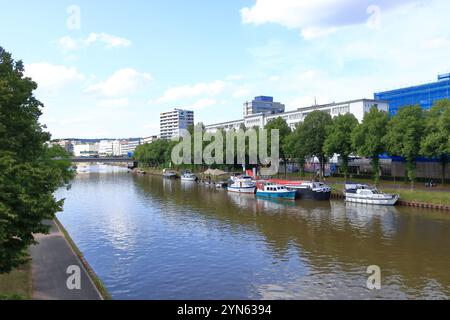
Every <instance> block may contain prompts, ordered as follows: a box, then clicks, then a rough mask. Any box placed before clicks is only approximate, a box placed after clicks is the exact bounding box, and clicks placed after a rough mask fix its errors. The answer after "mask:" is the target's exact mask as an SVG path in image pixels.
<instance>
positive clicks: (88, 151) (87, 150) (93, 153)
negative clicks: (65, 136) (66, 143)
mask: <svg viewBox="0 0 450 320" xmlns="http://www.w3.org/2000/svg"><path fill="white" fill-rule="evenodd" d="M73 153H74V156H75V157H78V158H96V157H98V156H99V144H98V143H82V144H75V145H74V147H73Z"/></svg>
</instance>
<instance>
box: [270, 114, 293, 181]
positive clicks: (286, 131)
mask: <svg viewBox="0 0 450 320" xmlns="http://www.w3.org/2000/svg"><path fill="white" fill-rule="evenodd" d="M265 129H266V130H267V134H268V136H267V146H268V148H269V150H271V148H272V145H271V141H272V139H271V131H272V130H279V134H280V157H281V159H283V162H284V174H285V175H286V176H287V153H288V151H289V147H288V139H289V136H290V135H291V134H292V130H291V128H289V126H288V124H287V123H286V121H285V120H284V119H283V118H281V117H278V118H276V119H274V120H272V121H270V122H269V123H268V124H267V125H266V127H265Z"/></svg>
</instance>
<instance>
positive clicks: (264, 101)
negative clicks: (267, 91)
mask: <svg viewBox="0 0 450 320" xmlns="http://www.w3.org/2000/svg"><path fill="white" fill-rule="evenodd" d="M284 111H285V105H284V104H281V103H280V102H274V101H273V97H266V96H259V97H255V99H253V100H252V101H246V102H245V103H244V112H243V115H244V117H247V116H251V115H254V114H259V113H272V114H276V113H283V112H284Z"/></svg>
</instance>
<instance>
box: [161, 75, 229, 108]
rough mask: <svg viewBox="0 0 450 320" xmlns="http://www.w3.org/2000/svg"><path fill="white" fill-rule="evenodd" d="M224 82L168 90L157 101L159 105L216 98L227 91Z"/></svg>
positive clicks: (204, 83) (218, 81)
mask: <svg viewBox="0 0 450 320" xmlns="http://www.w3.org/2000/svg"><path fill="white" fill-rule="evenodd" d="M225 86H226V83H225V82H224V81H220V80H216V81H213V82H209V83H206V82H202V83H197V84H195V85H183V86H178V87H174V88H170V89H167V90H166V91H165V92H164V94H163V96H162V97H160V98H159V99H157V100H156V102H157V103H165V102H172V101H177V100H182V99H187V98H194V97H197V96H201V95H208V96H215V95H218V94H219V93H221V92H222V91H223V90H224V89H225Z"/></svg>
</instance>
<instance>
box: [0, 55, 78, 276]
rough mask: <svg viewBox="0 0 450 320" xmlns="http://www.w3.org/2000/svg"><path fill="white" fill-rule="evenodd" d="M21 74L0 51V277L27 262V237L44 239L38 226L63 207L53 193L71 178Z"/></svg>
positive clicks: (29, 82) (29, 241)
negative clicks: (37, 235)
mask: <svg viewBox="0 0 450 320" xmlns="http://www.w3.org/2000/svg"><path fill="white" fill-rule="evenodd" d="M23 71H24V68H23V63H22V62H21V61H17V62H16V61H14V60H13V59H12V57H11V54H9V53H8V52H6V51H5V50H4V49H3V48H1V47H0V273H5V272H9V271H11V270H12V269H13V268H16V267H18V266H20V265H21V264H22V263H24V262H25V261H26V260H27V248H28V247H29V246H30V245H32V244H35V241H34V237H33V234H35V233H48V231H49V226H47V225H45V224H43V220H47V219H48V220H52V219H54V218H55V214H56V213H57V212H59V211H62V207H63V203H64V202H63V200H59V201H57V200H56V199H55V197H54V196H53V193H54V192H55V191H56V190H57V189H58V188H60V187H61V186H64V185H67V184H68V183H69V181H70V179H71V178H72V177H73V171H72V170H71V169H70V162H69V160H68V157H69V155H68V154H67V152H65V151H64V150H63V149H62V148H61V147H49V146H48V145H47V143H48V142H49V141H50V134H49V133H47V132H45V131H44V129H45V127H43V126H42V125H41V124H40V123H39V117H40V116H41V108H42V107H43V104H42V103H41V102H40V101H38V100H37V99H36V98H35V97H34V96H33V91H34V90H36V88H37V84H36V83H35V82H33V81H32V80H31V79H29V78H25V77H24V75H23Z"/></svg>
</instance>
